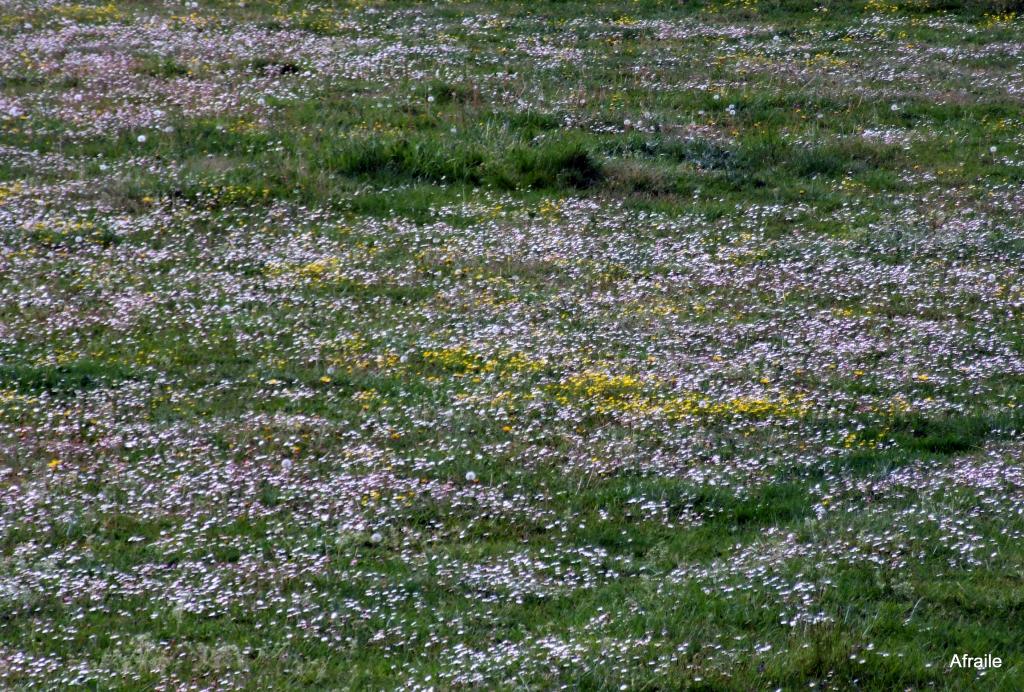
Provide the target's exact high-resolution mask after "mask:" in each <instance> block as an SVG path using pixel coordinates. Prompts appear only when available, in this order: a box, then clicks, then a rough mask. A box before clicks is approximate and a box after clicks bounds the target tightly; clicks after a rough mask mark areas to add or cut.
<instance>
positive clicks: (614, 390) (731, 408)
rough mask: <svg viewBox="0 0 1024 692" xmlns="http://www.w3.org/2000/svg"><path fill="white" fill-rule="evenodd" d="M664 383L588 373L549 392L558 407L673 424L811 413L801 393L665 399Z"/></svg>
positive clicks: (694, 395) (688, 395) (690, 394)
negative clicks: (656, 417) (657, 418)
mask: <svg viewBox="0 0 1024 692" xmlns="http://www.w3.org/2000/svg"><path fill="white" fill-rule="evenodd" d="M658 388H660V383H659V382H657V381H655V382H654V383H647V382H645V381H643V380H641V379H639V378H637V377H635V376H633V375H608V374H605V373H602V372H596V371H586V372H582V373H578V374H575V375H571V376H569V377H567V378H565V379H564V380H562V381H561V382H559V383H558V384H556V385H552V386H550V387H548V389H547V391H548V393H549V394H550V395H552V396H553V397H554V399H555V401H557V402H558V403H560V404H562V405H566V406H575V405H579V404H580V403H586V404H589V405H590V406H591V407H593V409H594V410H595V411H596V412H597V413H636V414H644V415H659V416H664V417H665V418H667V419H669V420H682V419H688V418H708V419H711V418H733V417H741V418H756V419H762V418H799V417H802V416H804V415H805V414H806V413H807V411H808V410H809V408H810V407H809V405H808V404H807V402H806V401H805V400H804V395H803V394H800V393H794V394H782V395H780V396H778V397H776V398H773V399H768V398H761V397H750V396H740V397H733V398H731V399H726V400H724V401H719V400H715V399H712V398H710V397H708V396H706V395H704V394H701V393H699V392H687V393H685V394H682V395H674V396H664V395H660V394H659V393H657V391H656V390H657V389H658Z"/></svg>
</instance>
